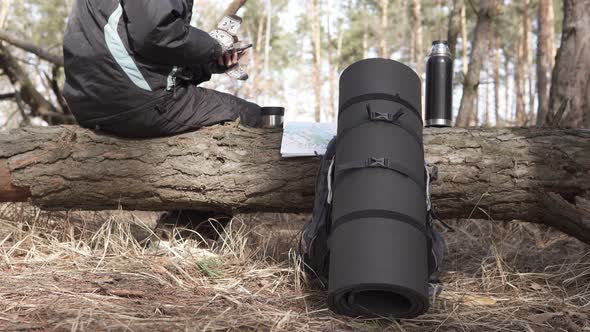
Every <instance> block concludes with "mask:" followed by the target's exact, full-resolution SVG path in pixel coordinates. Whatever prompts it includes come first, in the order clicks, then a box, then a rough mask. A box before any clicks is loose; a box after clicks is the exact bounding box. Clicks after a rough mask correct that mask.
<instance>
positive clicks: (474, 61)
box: [457, 0, 497, 127]
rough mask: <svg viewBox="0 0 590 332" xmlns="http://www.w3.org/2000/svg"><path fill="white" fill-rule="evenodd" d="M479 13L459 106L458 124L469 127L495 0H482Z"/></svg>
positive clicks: (494, 10)
mask: <svg viewBox="0 0 590 332" xmlns="http://www.w3.org/2000/svg"><path fill="white" fill-rule="evenodd" d="M479 4H480V5H479V11H478V13H477V25H476V26H475V35H474V37H473V44H472V45H473V46H472V50H471V57H470V60H469V69H468V70H467V75H465V82H464V83H463V97H462V98H461V106H460V107H459V115H458V117H457V125H458V126H460V127H467V126H469V123H470V122H471V120H472V119H473V117H474V116H475V103H476V102H477V90H478V88H479V82H480V75H481V69H482V66H483V60H484V58H485V53H486V51H487V47H486V46H487V45H488V43H486V40H487V37H488V36H489V32H490V29H491V24H492V17H493V15H494V14H495V12H496V6H497V2H496V1H495V0H480V3H479Z"/></svg>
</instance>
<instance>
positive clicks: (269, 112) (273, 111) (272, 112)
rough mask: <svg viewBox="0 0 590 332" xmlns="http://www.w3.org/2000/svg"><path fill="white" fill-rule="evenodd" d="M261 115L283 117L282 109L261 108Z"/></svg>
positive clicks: (283, 110)
mask: <svg viewBox="0 0 590 332" xmlns="http://www.w3.org/2000/svg"><path fill="white" fill-rule="evenodd" d="M261 112H262V115H280V116H285V108H284V107H262V109H261Z"/></svg>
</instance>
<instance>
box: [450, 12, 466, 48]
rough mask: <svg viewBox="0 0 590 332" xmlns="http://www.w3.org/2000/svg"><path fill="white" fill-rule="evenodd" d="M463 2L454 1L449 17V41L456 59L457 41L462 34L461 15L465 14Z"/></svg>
mask: <svg viewBox="0 0 590 332" xmlns="http://www.w3.org/2000/svg"><path fill="white" fill-rule="evenodd" d="M463 2H464V0H453V10H452V11H451V15H450V16H449V32H448V36H447V41H448V42H449V48H450V49H451V54H453V56H455V57H456V56H457V40H458V38H459V34H461V13H462V12H463V6H464V4H463ZM463 44H465V40H463Z"/></svg>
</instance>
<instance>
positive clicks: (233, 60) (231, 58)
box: [217, 50, 241, 69]
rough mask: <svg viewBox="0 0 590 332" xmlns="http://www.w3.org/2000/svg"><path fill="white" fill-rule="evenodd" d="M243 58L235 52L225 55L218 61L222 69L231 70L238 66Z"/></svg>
mask: <svg viewBox="0 0 590 332" xmlns="http://www.w3.org/2000/svg"><path fill="white" fill-rule="evenodd" d="M240 58H241V56H240V55H239V54H238V51H236V50H233V51H230V52H226V53H224V54H223V55H222V56H220V57H219V58H218V59H217V64H218V65H219V66H220V67H225V68H228V69H229V68H231V67H233V66H235V65H237V64H238V62H239V61H240Z"/></svg>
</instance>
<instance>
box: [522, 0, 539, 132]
mask: <svg viewBox="0 0 590 332" xmlns="http://www.w3.org/2000/svg"><path fill="white" fill-rule="evenodd" d="M530 6H531V1H530V0H524V15H523V24H524V26H523V29H524V45H523V46H524V48H523V52H524V53H523V57H524V60H525V68H524V70H525V71H524V73H525V77H524V82H523V83H524V86H525V91H527V92H528V95H527V99H528V112H527V118H526V122H525V125H531V124H532V123H533V121H534V119H535V118H536V117H535V111H536V110H535V90H534V88H533V86H534V84H533V80H534V78H533V53H532V52H531V47H532V45H533V43H532V41H531V35H532V23H531V10H530Z"/></svg>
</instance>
